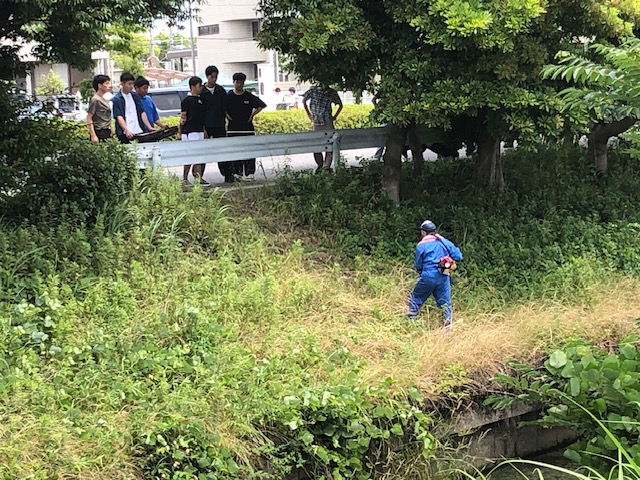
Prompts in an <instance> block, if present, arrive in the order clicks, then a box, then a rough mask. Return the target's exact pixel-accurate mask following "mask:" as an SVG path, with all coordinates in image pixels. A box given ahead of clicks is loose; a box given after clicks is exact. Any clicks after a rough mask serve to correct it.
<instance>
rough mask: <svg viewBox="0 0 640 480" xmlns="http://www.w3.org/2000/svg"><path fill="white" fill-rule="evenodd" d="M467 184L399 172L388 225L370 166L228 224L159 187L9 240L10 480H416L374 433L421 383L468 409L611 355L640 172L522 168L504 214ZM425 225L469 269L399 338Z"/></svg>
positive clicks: (198, 198) (304, 187)
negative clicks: (519, 383)
mask: <svg viewBox="0 0 640 480" xmlns="http://www.w3.org/2000/svg"><path fill="white" fill-rule="evenodd" d="M469 168H470V166H469V165H467V164H466V163H464V162H460V163H446V162H445V163H441V164H437V165H434V166H432V167H430V168H429V169H427V172H426V173H425V176H424V177H423V178H412V177H411V175H409V174H408V175H407V181H406V182H405V188H406V189H407V190H406V192H405V198H406V199H407V200H406V202H405V203H404V204H403V205H402V206H401V207H399V208H395V207H392V206H391V205H389V204H388V203H387V201H386V200H385V199H384V197H383V196H382V195H380V193H379V192H377V184H378V182H377V178H378V174H379V171H378V169H379V167H378V166H376V165H369V166H368V167H367V168H365V169H358V170H351V171H346V172H339V173H338V174H336V175H335V177H329V176H309V175H301V176H298V175H294V176H291V177H287V178H285V179H283V180H282V181H281V182H280V184H279V185H278V186H277V187H275V188H274V189H273V190H271V191H270V192H267V193H266V194H265V196H263V197H260V198H257V199H252V200H247V201H244V202H240V201H238V202H236V203H234V204H232V205H230V206H227V205H226V203H227V202H225V201H224V200H223V199H222V198H221V197H220V196H219V194H218V193H213V194H211V195H209V196H205V195H201V193H200V191H199V190H198V189H196V190H195V191H194V192H192V193H190V194H188V195H186V196H183V194H182V192H181V188H180V185H179V184H178V183H171V182H170V181H167V180H165V179H151V180H149V181H147V183H146V185H145V187H144V188H142V189H140V190H139V191H137V192H135V193H134V194H133V195H132V196H131V198H130V199H129V200H128V201H127V202H126V204H124V205H123V206H122V207H119V208H118V209H116V211H115V212H112V213H111V214H110V215H109V216H108V217H105V218H98V221H97V223H96V225H95V226H93V227H90V228H76V227H73V228H72V227H70V226H68V225H57V226H41V228H40V229H36V228H34V227H26V226H23V227H21V228H12V229H9V228H5V229H4V230H3V231H2V241H1V242H0V254H1V256H2V277H1V281H2V289H3V293H2V303H1V304H0V319H2V322H1V323H0V345H1V346H2V347H1V349H2V350H1V351H0V352H1V357H0V369H1V370H2V377H1V379H0V399H1V401H2V403H1V404H0V405H1V410H0V417H1V418H2V421H1V422H0V476H1V477H2V478H27V477H30V478H42V479H44V478H101V479H102V478H110V479H113V478H155V477H156V476H157V477H158V478H198V477H197V475H198V474H202V475H204V476H202V477H201V478H239V477H243V478H257V477H258V476H259V475H262V476H266V475H267V473H268V474H270V475H272V476H273V477H274V478H281V477H282V476H283V475H284V474H286V473H287V472H288V471H291V470H292V469H295V465H296V464H299V465H302V466H303V468H310V466H313V467H314V468H316V470H315V472H316V473H315V474H316V475H318V474H319V473H318V470H317V469H318V468H320V469H322V467H321V466H319V465H322V464H325V465H328V466H329V467H327V472H325V473H330V472H332V471H333V475H334V477H335V476H336V475H335V473H336V470H335V469H336V468H339V470H338V471H339V472H342V473H343V474H344V473H345V472H349V471H352V472H359V473H361V474H362V475H364V476H362V477H360V478H367V476H368V475H369V473H368V472H370V471H371V470H370V468H369V467H366V466H365V467H362V465H360V466H358V462H362V463H364V461H365V458H366V459H368V461H373V462H379V464H383V463H386V464H387V467H386V468H385V469H384V472H385V474H386V475H387V478H422V477H425V476H427V475H428V471H427V470H425V469H424V462H422V461H419V460H417V459H419V458H420V455H419V453H420V451H419V450H418V451H415V449H411V448H410V449H409V451H397V452H396V451H392V450H389V449H384V448H382V447H381V446H380V445H379V444H378V443H376V441H375V440H371V439H373V438H376V435H378V434H380V435H381V438H384V435H383V433H381V432H382V431H384V430H385V428H387V427H385V426H384V425H381V424H380V423H379V422H378V423H376V422H377V420H375V421H373V423H367V422H369V421H370V420H371V418H374V417H375V415H373V414H372V413H371V412H372V411H373V410H372V407H371V406H370V404H369V400H372V401H373V403H374V404H379V405H387V406H390V407H391V408H392V409H393V410H394V411H393V412H392V413H388V416H386V415H387V413H384V412H383V411H380V412H381V413H380V416H381V418H382V420H385V418H386V419H388V420H389V422H390V423H389V425H388V430H389V431H391V432H393V431H394V430H392V429H391V425H394V426H395V425H396V424H397V425H399V426H400V427H399V428H401V431H400V432H402V429H403V428H406V429H411V428H414V427H415V425H416V420H415V418H418V417H415V412H414V411H413V410H411V408H412V407H411V405H412V401H411V400H410V398H412V397H415V398H417V396H418V395H417V391H415V390H413V389H412V388H411V387H412V386H417V387H418V389H419V391H420V393H421V394H422V395H423V396H426V397H429V398H431V399H433V400H436V399H438V398H439V397H440V399H441V400H442V401H443V402H444V403H449V404H451V403H456V402H458V401H460V400H461V399H462V398H464V396H465V395H468V394H470V393H477V392H479V391H481V390H482V388H483V385H484V384H486V382H488V380H489V378H490V377H491V375H492V374H493V373H494V372H496V371H498V370H500V369H502V368H503V363H504V361H505V360H507V359H511V358H519V359H529V360H530V359H535V358H539V357H542V356H543V355H544V353H545V352H546V351H547V349H548V348H551V347H552V346H554V345H558V344H562V343H563V342H565V341H567V340H569V339H572V338H575V337H583V338H587V339H590V340H593V341H595V342H605V341H608V340H609V339H616V338H619V337H620V336H622V335H624V334H625V333H627V332H630V331H633V330H635V328H636V322H637V320H638V318H639V317H640V300H639V299H640V295H638V294H639V293H640V281H639V280H638V273H640V261H639V259H640V247H639V244H638V226H637V222H638V221H639V220H640V213H638V210H637V208H635V206H636V205H637V204H638V195H640V189H639V188H637V187H638V182H637V180H636V178H637V173H638V167H637V165H636V164H634V163H632V162H630V161H628V160H626V161H625V160H624V159H618V160H617V163H616V162H614V168H613V172H612V175H611V176H610V178H608V179H606V180H604V181H603V180H598V179H595V178H593V177H591V176H590V174H589V171H588V169H586V168H584V167H582V166H581V163H580V160H579V153H576V152H549V153H548V156H547V157H546V158H542V157H538V158H536V157H532V156H529V155H526V154H513V156H512V157H511V158H510V159H508V161H507V176H508V178H509V179H510V190H509V191H508V192H507V193H506V194H505V195H503V196H501V197H499V198H498V199H493V198H491V197H488V196H485V195H484V194H482V193H481V192H477V191H475V190H474V189H473V188H472V187H471V186H470V182H469V178H470V169H469ZM407 173H409V172H407ZM425 186H426V187H425ZM426 217H431V218H433V219H434V220H435V221H436V222H437V223H439V224H440V225H442V228H443V233H445V234H446V235H447V236H449V237H450V238H452V240H454V241H455V242H456V243H458V244H460V246H461V248H462V249H463V252H464V253H465V255H466V259H465V262H463V264H462V266H461V268H460V271H461V281H460V282H459V284H458V285H456V287H455V290H454V291H455V293H454V301H455V303H456V314H455V315H456V320H455V330H454V333H453V334H451V335H444V334H443V333H442V332H441V330H440V320H439V317H438V315H437V313H436V312H435V311H434V310H433V309H427V311H426V312H425V313H424V314H423V316H422V318H421V323H419V324H409V323H407V321H406V320H405V317H404V313H405V303H406V298H407V295H408V293H409V291H410V288H411V287H412V284H413V281H414V280H415V275H414V273H413V272H412V268H411V254H412V249H413V244H414V243H415V241H416V235H417V232H416V226H417V225H418V224H419V222H420V221H422V220H423V219H424V218H426ZM389 377H390V378H392V379H393V384H392V385H391V387H390V388H389V389H388V388H387V387H388V386H389V382H388V380H387V379H388V378H389ZM381 385H382V386H383V388H382V390H381V391H375V390H374V391H365V390H363V388H365V387H366V386H374V387H377V386H381ZM405 393H406V394H408V396H409V400H407V397H406V396H405ZM451 400H453V402H451ZM412 412H413V413H412ZM403 415H404V420H403V419H402V418H403V417H402V416H403ZM412 415H413V416H412ZM430 415H431V414H430V413H429V412H426V417H425V418H422V419H418V420H417V423H418V424H420V425H422V427H420V428H423V427H424V426H425V425H429V421H430V419H429V417H430ZM418 416H419V415H418ZM327 418H328V419H329V420H327ZM376 418H377V417H376ZM310 419H313V420H314V422H313V424H312V423H311V420H310ZM374 419H375V418H374ZM407 419H408V420H407ZM412 419H414V420H412ZM378 420H380V418H378ZM305 422H306V423H305ZM354 422H355V423H354ZM325 423H326V424H328V425H330V427H331V428H330V429H329V430H323V431H322V433H321V432H318V431H316V430H314V429H313V428H315V427H314V426H317V425H319V424H325ZM356 424H357V425H356ZM358 425H365V426H367V427H366V429H367V431H366V432H364V433H360V430H359V429H360V428H361V427H358ZM336 426H337V427H336ZM341 428H342V429H344V431H342V430H340V429H341ZM369 428H371V429H369ZM376 428H377V429H378V430H376ZM415 428H417V430H416V433H419V431H421V430H420V428H418V427H415ZM336 432H337V433H336ZM371 432H374V433H371ZM323 435H324V436H323ZM325 437H326V438H325ZM365 437H368V438H369V439H370V440H371V445H370V444H369V443H368V442H369V440H366V438H365ZM323 438H324V440H323ZM354 438H355V439H358V442H360V439H362V443H359V444H358V445H353V444H350V443H349V439H354ZM421 438H422V439H423V440H425V442H427V443H429V442H430V441H431V440H430V437H425V436H422V437H421ZM332 442H337V443H333V447H332ZM425 445H426V444H425ZM374 447H375V448H374ZM429 448H430V447H429ZM427 451H431V450H429V449H427ZM358 455H360V456H358ZM310 459H311V460H310ZM372 459H373V460H372ZM409 460H410V461H409ZM350 462H351V463H350ZM211 472H213V473H211ZM257 472H262V473H260V474H259V473H257ZM207 474H209V475H213V476H206V475H207ZM163 475H164V476H163ZM181 475H182V476H181ZM189 475H195V476H194V477H191V476H189ZM394 476H395V477H394Z"/></svg>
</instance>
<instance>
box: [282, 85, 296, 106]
mask: <svg viewBox="0 0 640 480" xmlns="http://www.w3.org/2000/svg"><path fill="white" fill-rule="evenodd" d="M285 102H287V104H288V105H289V108H298V95H296V89H295V88H293V87H289V92H288V93H286V94H285Z"/></svg>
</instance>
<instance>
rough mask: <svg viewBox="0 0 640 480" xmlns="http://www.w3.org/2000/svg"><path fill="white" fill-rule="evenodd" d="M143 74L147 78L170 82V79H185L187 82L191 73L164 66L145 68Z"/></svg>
mask: <svg viewBox="0 0 640 480" xmlns="http://www.w3.org/2000/svg"><path fill="white" fill-rule="evenodd" d="M144 76H145V78H146V79H147V80H149V79H152V80H159V81H163V82H166V83H171V81H172V80H185V79H186V82H187V84H188V83H189V78H190V77H191V75H189V74H188V73H185V72H180V71H178V70H166V69H164V68H145V69H144Z"/></svg>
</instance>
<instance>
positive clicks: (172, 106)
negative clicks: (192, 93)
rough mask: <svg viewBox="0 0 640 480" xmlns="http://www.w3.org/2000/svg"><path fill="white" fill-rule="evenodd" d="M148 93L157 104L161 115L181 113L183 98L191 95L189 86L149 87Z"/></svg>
mask: <svg viewBox="0 0 640 480" xmlns="http://www.w3.org/2000/svg"><path fill="white" fill-rule="evenodd" d="M148 95H149V96H150V97H151V99H152V100H153V103H155V104H156V107H157V109H158V114H159V115H160V116H161V117H168V116H171V115H180V105H181V104H182V100H184V98H185V97H186V96H187V95H189V87H185V86H179V87H161V88H151V89H149V93H148Z"/></svg>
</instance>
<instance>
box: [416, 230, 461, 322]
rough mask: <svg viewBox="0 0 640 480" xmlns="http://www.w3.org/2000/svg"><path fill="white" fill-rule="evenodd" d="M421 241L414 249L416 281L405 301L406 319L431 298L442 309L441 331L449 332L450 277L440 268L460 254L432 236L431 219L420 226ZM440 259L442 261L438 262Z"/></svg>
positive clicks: (452, 245)
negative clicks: (418, 275) (407, 307)
mask: <svg viewBox="0 0 640 480" xmlns="http://www.w3.org/2000/svg"><path fill="white" fill-rule="evenodd" d="M420 233H421V235H422V240H420V243H418V245H417V247H416V256H415V261H414V265H415V267H416V270H417V271H418V273H419V274H420V278H419V279H418V282H417V283H416V286H415V287H413V292H411V297H410V298H409V314H408V317H409V318H410V319H413V318H415V317H416V316H417V315H418V313H419V312H420V307H422V304H423V303H424V302H426V301H427V299H428V298H429V297H430V296H431V295H433V297H434V298H435V300H436V304H437V305H438V308H440V309H442V315H443V317H444V328H445V330H447V331H450V330H451V319H452V316H453V305H452V303H451V277H450V276H449V272H448V271H447V270H445V269H444V268H443V267H442V264H443V263H444V259H445V258H446V257H450V260H451V259H452V260H455V261H460V260H462V253H461V252H460V249H459V248H458V247H456V246H455V245H454V244H453V242H451V241H450V240H447V239H446V238H444V237H443V236H442V235H439V234H438V233H436V225H435V224H434V223H433V222H432V221H431V220H425V221H424V222H422V225H420ZM441 260H443V262H442V263H441Z"/></svg>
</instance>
